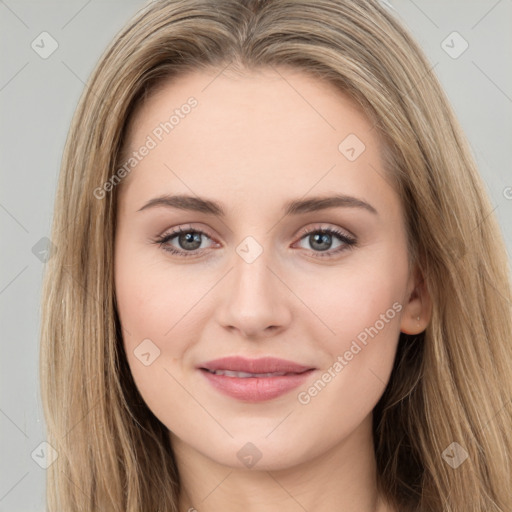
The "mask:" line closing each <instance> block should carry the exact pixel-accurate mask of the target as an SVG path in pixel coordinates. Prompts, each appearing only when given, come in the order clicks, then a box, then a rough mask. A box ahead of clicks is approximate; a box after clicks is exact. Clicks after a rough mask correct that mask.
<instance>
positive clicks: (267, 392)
mask: <svg viewBox="0 0 512 512" xmlns="http://www.w3.org/2000/svg"><path fill="white" fill-rule="evenodd" d="M197 368H198V370H200V371H201V373H202V374H203V375H204V376H205V377H206V379H207V380H208V382H209V383H210V384H211V385H212V386H213V387H214V388H215V389H217V390H218V391H220V392H221V393H223V394H225V395H228V396H231V397H232V398H236V399H238V400H243V401H247V402H260V401H263V400H270V399H272V398H276V397H278V396H280V395H282V394H284V393H287V392H289V391H291V390H292V389H294V388H296V387H297V386H299V385H300V384H302V383H303V382H304V381H305V379H307V378H308V376H309V375H310V374H311V373H312V372H313V371H314V368H312V367H310V366H304V365H301V364H298V363H295V362H293V361H287V360H285V359H277V358H274V357H263V358H260V359H246V358H243V357H239V356H232V357H224V358H221V359H215V360H213V361H208V362H206V363H201V364H200V365H198V367H197Z"/></svg>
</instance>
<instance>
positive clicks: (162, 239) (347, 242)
mask: <svg viewBox="0 0 512 512" xmlns="http://www.w3.org/2000/svg"><path fill="white" fill-rule="evenodd" d="M182 233H197V234H200V235H204V236H206V237H208V238H210V239H211V237H210V236H208V234H207V233H206V232H204V231H202V230H200V229H192V228H186V229H183V228H181V227H180V228H178V229H176V230H174V231H171V232H170V233H164V234H163V235H160V236H158V237H157V238H156V239H154V240H153V243H156V244H158V245H159V246H160V247H161V248H162V249H163V250H164V251H167V252H170V253H171V254H174V255H177V256H183V257H189V256H197V255H198V254H199V253H200V252H201V249H195V250H194V251H183V250H178V249H175V248H174V247H172V246H169V245H166V244H167V243H168V242H170V241H171V240H172V239H173V238H176V237H177V236H179V235H180V234H182ZM312 233H321V234H327V235H334V236H336V237H337V238H338V239H339V240H340V241H341V242H343V244H344V245H341V246H340V247H338V248H337V249H335V250H332V251H330V252H328V251H311V252H313V253H314V254H315V255H316V256H317V257H320V258H332V257H334V256H335V255H337V254H339V253H340V252H342V251H346V250H349V249H352V248H353V247H354V246H356V245H357V240H356V239H355V238H352V237H349V236H347V235H346V234H345V233H343V232H342V231H339V230H338V229H336V228H309V229H306V230H305V231H304V232H303V233H302V236H301V237H300V239H299V241H300V240H302V239H304V238H306V237H307V236H309V235H311V234H312Z"/></svg>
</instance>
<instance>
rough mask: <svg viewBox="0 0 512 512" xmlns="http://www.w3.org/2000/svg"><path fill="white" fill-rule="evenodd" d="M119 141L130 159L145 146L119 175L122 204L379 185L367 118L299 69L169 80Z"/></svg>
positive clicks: (377, 154) (377, 152) (366, 189)
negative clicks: (168, 195) (162, 197)
mask: <svg viewBox="0 0 512 512" xmlns="http://www.w3.org/2000/svg"><path fill="white" fill-rule="evenodd" d="M191 105H193V106H191ZM126 142H127V148H128V151H127V153H128V154H127V157H128V156H129V155H130V154H131V153H132V152H133V151H135V152H137V151H138V150H139V149H141V148H142V147H143V146H145V145H146V146H151V150H150V151H146V152H145V153H146V156H144V157H143V158H141V159H140V160H138V161H137V163H136V166H134V167H133V170H132V171H130V173H129V176H128V178H125V180H126V181H125V183H123V188H125V189H126V191H127V192H126V195H127V196H128V197H130V196H133V191H134V190H136V191H137V194H136V195H137V196H142V195H145V196H150V195H151V194H153V195H155V194H156V193H157V192H158V191H160V192H161V191H162V190H163V188H167V190H165V191H166V192H173V193H174V192H180V193H189V194H190V193H192V194H201V195H212V194H207V193H206V194H205V192H208V191H215V194H214V195H216V196H218V195H219V194H220V195H225V196H226V197H228V196H229V197H230V198H231V199H233V198H236V197H239V198H242V197H245V201H246V202H247V201H250V199H251V198H254V199H256V198H258V197H259V198H262V197H263V196H264V197H265V198H266V199H270V198H271V197H273V196H274V195H276V194H277V195H278V194H279V193H282V192H283V191H285V192H286V191H288V192H289V193H290V194H289V195H290V196H294V197H297V196H301V195H305V194H307V193H308V191H312V192H315V194H317V193H322V192H324V191H327V190H332V189H340V188H342V189H343V188H346V189H347V190H350V189H352V191H354V192H359V195H361V194H363V195H365V194H367V193H370V192H371V190H370V189H372V188H373V189H374V192H378V189H379V187H380V188H382V185H383V183H382V182H383V177H384V171H383V169H382V158H381V149H382V146H381V144H382V143H381V141H380V139H379V137H378V134H377V130H376V129H374V126H373V123H372V122H371V120H369V119H368V118H367V117H366V116H365V115H364V114H363V113H362V111H361V109H360V108H359V107H358V105H357V104H356V103H355V102H354V101H353V100H352V99H351V98H349V97H348V96H347V95H346V94H344V93H343V92H341V91H340V90H338V89H337V88H336V87H335V86H334V85H333V84H331V83H328V82H325V81H321V80H319V79H317V78H315V77H313V76H311V75H308V74H305V73H302V72H300V71H297V70H289V69H287V70H285V69H265V70H260V71H251V72H247V73H231V72H226V71H225V72H222V71H221V70H209V71H195V72H190V73H188V74H184V75H180V76H178V77H174V78H172V79H170V80H168V81H167V82H164V83H162V84H161V85H160V86H159V88H158V89H157V90H155V91H153V93H152V94H151V95H150V96H149V97H148V98H147V100H146V101H145V102H144V103H143V104H140V105H139V106H138V109H137V111H136V113H135V115H134V117H133V119H132V122H131V125H130V130H129V132H128V137H127V141H126ZM339 191H340V192H343V190H339ZM249 192H250V194H248V193H249Z"/></svg>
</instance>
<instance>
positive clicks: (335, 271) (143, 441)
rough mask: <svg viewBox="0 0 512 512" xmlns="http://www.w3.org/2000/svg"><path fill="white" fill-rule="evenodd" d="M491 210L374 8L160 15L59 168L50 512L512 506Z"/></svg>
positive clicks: (506, 360)
mask: <svg viewBox="0 0 512 512" xmlns="http://www.w3.org/2000/svg"><path fill="white" fill-rule="evenodd" d="M491 212H492V207H491V205H490V202H489V200H488V198H487V197H486V194H485V192H484V186H483V184H482V181H481V178H480V177H479V175H478V172H477V170H476V167H475V164H474V162H473V160H472V158H471V155H470V152H469V149H468V146H467V143H466V141H465V138H464V136H463V134H462V132H461V129H460V127H459V125H458V123H457V121H456V119H455V117H454V115H453V113H452V111H451V109H450V107H449V105H448V102H447V100H446V98H445V96H444V94H443V92H442V91H441V88H440V86H439V84H438V82H437V80H436V78H435V77H434V75H433V74H432V72H431V69H430V66H429V64H428V62H427V61H426V59H425V57H424V56H423V54H422V52H421V51H420V50H419V48H418V46H417V45H416V43H415V42H414V41H413V40H412V39H411V37H410V36H409V35H408V34H407V32H406V31H405V30H404V28H403V27H402V26H401V25H400V24H399V23H398V22H397V21H396V20H395V19H394V18H393V17H392V16H391V15H390V14H389V12H388V11H387V10H386V9H385V8H384V7H382V6H381V4H379V3H378V2H375V1H366V0H365V1H363V0H346V1H345V0H344V1H342V0H336V1H319V2H306V1H301V0H299V1H286V0H274V1H272V0H268V1H256V0H245V1H242V2H240V1H238V0H232V1H231V0H223V1H221V2H213V1H206V0H191V1H187V2H184V1H165V2H160V1H157V2H152V3H151V4H148V6H147V7H146V8H145V9H143V10H142V11H141V12H140V13H139V14H138V15H137V16H136V17H135V19H134V20H133V21H132V22H131V23H130V24H129V25H128V26H127V27H126V28H125V29H124V30H123V31H122V32H121V33H120V34H119V35H118V36H117V37H116V38H115V40H114V42H113V43H112V45H111V46H110V48H109V49H108V50H107V52H106V53H105V55H104V56H103V57H102V59H101V60H100V63H99V65H98V67H97V69H96V70H95V72H94V73H93V76H92V78H91V80H90V82H89V85H88V87H87V90H86V91H85V93H84V96H83V98H82V100H81V102H80V104H79V106H78V109H77V112H76V114H75V117H74V120H73V124H72V127H71V131H70V135H69V138H68V141H67V145H66V149H65V154H64V159H63V164H62V172H61V177H60V181H59V189H58V194H57V200H56V205H55V219H54V226H53V238H52V241H53V242H54V243H55V245H56V247H57V250H56V254H55V255H54V256H53V257H52V258H51V259H50V261H49V263H48V270H47V274H46V276H45V288H44V301H43V326H42V352H41V373H42V392H43V403H44V406H45V415H46V420H47V425H48V441H49V442H50V444H52V446H53V447H54V448H55V449H56V450H57V453H58V458H57V460H56V462H55V463H54V464H53V465H52V466H50V468H49V475H48V504H49V510H51V511H53V510H84V511H85V510H91V511H92V510H119V511H121V510H123V511H126V510H129V511H141V510H148V511H149V510H151V511H154V510H161V511H163V510H166V511H167V510H169V511H171V510H172V511H178V510H179V511H183V510H194V509H196V510H199V511H203V510H204V511H208V510H219V509H225V510H240V509H242V508H245V509H248V510H277V509H278V508H279V510H281V511H282V510H300V509H303V510H304V509H305V510H308V511H310V512H311V511H314V510H354V511H355V510H357V511H358V512H366V511H368V512H370V511H372V512H374V511H379V512H383V511H434V510H436V511H437V510H443V511H451V512H456V511H457V512H458V511H461V512H462V511H464V512H466V511H470V510H471V511H479V512H484V511H485V512H489V511H495V512H498V511H500V512H505V511H509V510H512V497H511V492H510V489H511V487H512V486H511V483H512V482H511V476H510V475H511V472H510V465H511V458H510V454H511V448H512V434H511V432H512V429H511V427H512V415H511V406H510V396H512V389H511V388H512V375H511V370H510V368H511V362H512V349H511V345H510V338H511V334H512V325H511V318H510V284H509V283H510V281H509V276H508V262H507V257H506V252H505V249H504V245H503V242H502V239H501V235H500V232H499V228H498V225H497V222H496V220H495V218H494V217H493V215H492V213H491ZM71 219H73V220H72V221H71Z"/></svg>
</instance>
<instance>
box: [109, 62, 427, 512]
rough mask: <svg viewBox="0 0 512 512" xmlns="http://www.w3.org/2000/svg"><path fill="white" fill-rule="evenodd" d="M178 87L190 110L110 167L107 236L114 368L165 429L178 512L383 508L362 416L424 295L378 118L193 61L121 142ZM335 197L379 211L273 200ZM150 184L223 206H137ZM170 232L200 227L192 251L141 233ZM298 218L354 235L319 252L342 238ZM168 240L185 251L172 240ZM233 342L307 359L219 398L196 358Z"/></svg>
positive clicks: (138, 132)
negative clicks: (112, 219) (245, 253)
mask: <svg viewBox="0 0 512 512" xmlns="http://www.w3.org/2000/svg"><path fill="white" fill-rule="evenodd" d="M190 96H194V97H195V98H196V99H197V101H198V105H197V107H196V108H195V109H193V110H192V111H191V112H190V114H188V115H187V116H185V117H184V118H183V119H180V122H179V124H178V125H177V126H175V128H174V129H173V131H171V132H170V133H169V134H166V135H165V137H163V139H162V141H161V142H159V143H158V145H157V147H155V148H154V149H152V150H151V151H150V152H149V154H148V155H147V156H145V157H144V158H143V159H142V160H141V161H140V162H139V163H138V164H137V166H136V167H135V168H134V169H133V171H132V172H131V173H130V174H129V176H128V177H126V178H125V179H124V181H123V183H122V185H121V189H120V190H119V192H120V195H119V200H118V211H117V215H118V225H117V231H116V240H115V247H116V249H115V287H116V295H117V304H118V311H119V315H120V320H121V324H122V326H123V329H124V345H125V348H126V353H127V357H128V363H129V365H130V369H131V371H132V374H133V377H134V380H135V383H136V385H137V387H138V389H139V391H140V393H141V395H142V397H143V398H144V400H145V402H146V403H147V405H148V407H149V408H150V409H151V411H152V412H153V413H154V414H155V415H156V416H157V417H158V418H159V420H160V421H161V422H162V423H163V424H164V425H166V426H167V427H168V428H169V435H170V438H171V442H172V446H173V449H174V451H175V454H176V460H177V464H178V469H179V472H180V476H181V480H182V494H181V497H180V510H183V511H186V510H189V508H191V507H194V508H195V509H197V510H198V511H200V512H203V511H205V512H208V511H215V510H227V511H229V510H233V511H235V510H245V511H247V512H250V511H261V510H265V511H277V510H279V511H280V512H287V511H297V510H303V508H304V509H306V510H308V511H309V512H315V511H319V510H322V511H331V510H332V511H334V510H343V511H345V512H348V511H354V512H355V511H357V512H370V511H371V512H374V511H379V512H383V511H390V510H393V509H392V508H391V507H390V506H389V505H387V504H386V503H385V502H384V500H383V499H382V497H381V496H379V493H378V492H377V487H376V465H375V457H374V451H373V441H372V434H371V421H372V410H373V408H374V406H375V404H376V403H377V402H378V400H379V398H380V397H381V395H382V393H383V391H384V389H385V386H386V384H387V382H388V379H389V376H390V373H391V369H392V365H393V361H394V357H395V352H396V347H397V342H398V337H399V333H400V331H403V332H407V333H409V334H414V333H419V332H421V331H423V330H424V329H425V327H426V325H427V323H428V321H429V317H430V302H429V298H428V295H427V293H426V291H425V289H424V288H423V286H422V285H421V280H420V277H421V276H420V273H419V272H418V271H417V269H412V268H410V267H409V264H408V258H407V245H406V243H407V242H406V231H405V224H404V213H403V210H402V205H401V202H400V198H399V197H398V195H397V193H396V192H395V190H394V189H393V187H392V186H391V184H390V182H389V179H388V177H387V176H386V173H385V171H384V169H383V166H382V162H381V142H380V141H379V139H378V136H377V133H376V130H374V129H373V126H372V123H371V122H370V121H369V120H368V119H367V118H366V117H365V116H364V115H363V114H362V112H361V111H360V110H359V109H358V108H357V107H356V105H355V103H353V102H352V101H351V100H350V99H349V98H348V97H347V96H345V95H344V94H342V93H341V92H340V91H338V90H337V89H335V88H334V87H333V86H332V85H330V84H327V83H323V82H321V81H319V80H318V79H316V78H313V77H310V76H308V75H307V74H305V73H303V72H301V71H296V70H289V69H280V70H279V72H277V70H270V69H265V70H259V71H246V72H244V73H232V72H229V71H224V72H223V73H221V74H219V70H215V71H211V72H209V71H197V72H193V73H189V74H187V75H181V76H179V77H178V78H177V79H175V80H173V81H169V82H167V83H165V84H164V86H163V87H161V88H160V89H159V90H158V91H157V92H155V93H154V94H152V95H150V96H149V98H148V99H147V100H146V102H145V103H143V104H141V105H140V107H139V109H138V110H137V112H136V114H135V118H134V121H133V123H132V124H131V129H130V131H129V134H128V144H129V148H130V150H131V151H133V150H137V148H139V147H140V146H141V145H142V144H144V141H145V140H146V138H147V136H148V135H149V134H151V133H152V131H153V130H154V129H155V127H156V126H158V125H159V123H161V122H162V121H164V120H166V119H168V117H169V113H170V112H172V111H173V110H174V109H175V108H179V107H180V106H181V105H183V104H184V103H185V102H186V101H187V98H189V97H190ZM349 134H356V136H357V137H358V138H359V139H360V140H361V141H363V143H364V144H365V146H366V149H365V150H364V151H363V152H362V153H361V154H360V156H359V157H358V158H357V159H355V160H354V161H349V160H348V159H347V158H346V156H345V155H344V154H342V152H340V150H339V149H338V146H339V144H340V142H341V141H343V140H344V139H345V137H347V135H349ZM334 193H337V194H345V195H349V196H353V197H356V198H359V199H362V200H364V201H365V202H367V203H369V204H371V205H372V206H373V207H374V208H375V210H376V211H377V214H375V213H372V212H370V211H368V210H366V209H364V208H357V207H347V206H344V207H331V208H329V209H325V210H321V211H316V212H306V213H301V214H299V215H286V216H284V215H283V213H282V209H283V205H284V204H285V203H286V202H287V201H290V200H293V199H306V198H310V197H313V196H315V197H316V196H330V195H332V194H334ZM162 194H186V195H191V196H200V197H204V198H208V199H211V200H214V201H217V202H219V203H221V204H222V206H223V208H224V209H225V211H226V215H225V216H224V217H222V218H221V217H218V216H215V215H212V214H209V213H204V212H194V211H187V210H184V209H178V208H171V207H165V206H159V207H154V208H146V209H144V210H141V211H139V210H140V209H141V208H142V207H143V205H144V204H146V203H147V202H148V201H149V200H151V199H152V198H154V197H157V196H160V195H162ZM180 226H181V227H182V228H183V229H185V230H186V229H191V228H192V229H199V230H203V231H206V233H207V236H203V237H202V238H201V240H202V243H201V246H200V248H199V249H196V250H195V251H194V250H192V252H195V255H194V256H189V257H184V256H178V255H173V254H170V253H169V252H166V250H165V246H162V245H159V244H158V243H155V242H154V241H155V239H156V238H157V237H158V236H160V235H162V234H166V233H169V232H170V231H172V229H174V228H178V227H180ZM306 228H308V229H309V228H315V229H318V228H337V229H339V230H340V231H341V232H342V233H344V234H346V235H353V236H354V237H356V239H357V244H356V245H355V246H351V247H348V246H345V248H344V250H343V251H341V252H339V253H337V254H335V253H334V251H335V250H336V249H337V248H338V247H340V246H344V244H343V242H341V241H340V240H339V239H338V238H337V237H336V236H335V235H333V237H332V241H331V245H330V246H329V244H327V246H328V247H330V248H328V249H327V251H321V250H319V249H318V245H315V243H314V240H312V239H311V237H310V236H309V235H307V234H305V233H304V230H305V229H306ZM247 236H252V237H253V238H254V239H255V240H256V241H257V243H258V244H259V245H260V246H261V248H262V249H263V252H262V253H261V254H260V255H259V257H257V258H256V259H255V260H254V261H253V262H252V263H247V262H246V261H245V260H244V259H243V258H242V257H241V256H240V255H239V254H238V253H237V251H236V248H237V246H238V245H239V244H240V243H241V242H242V241H243V240H244V239H245V238H246V237H247ZM167 246H172V247H174V248H175V249H177V250H180V249H181V251H183V252H186V251H187V247H188V250H189V251H191V249H190V246H186V245H185V246H183V244H182V245H180V242H179V238H178V237H175V238H174V239H173V240H172V241H168V242H167ZM325 252H330V253H332V254H333V257H331V258H328V257H322V254H324V253H325ZM319 254H320V256H319ZM393 304H395V305H396V304H399V305H400V311H399V312H397V313H396V315H394V318H392V319H389V318H388V317H386V318H387V319H388V321H387V322H385V323H384V327H383V328H381V329H379V330H378V334H377V335H375V336H374V337H373V338H369V339H368V343H367V345H365V346H362V350H361V351H360V352H358V353H357V355H355V356H354V357H353V358H352V359H351V360H350V361H348V362H347V365H346V366H344V367H343V370H342V371H341V372H339V373H338V374H337V375H336V377H335V378H333V379H332V380H331V382H329V383H328V384H327V385H326V386H325V387H324V388H323V389H322V390H321V391H320V392H319V393H318V394H317V395H316V396H314V397H312V398H311V400H310V401H309V403H307V404H303V403H300V402H299V400H298V398H297V395H298V393H299V392H300V391H304V390H307V389H308V388H309V387H310V386H311V384H312V383H313V382H315V381H316V380H318V379H319V378H321V376H322V374H324V373H325V372H326V371H328V369H329V368H330V367H332V365H333V363H334V362H335V361H336V360H337V357H338V356H340V355H342V356H343V354H344V353H345V352H346V351H347V350H348V349H350V347H351V343H352V342H353V340H355V339H356V337H357V336H358V334H360V333H361V332H363V331H364V329H365V328H368V327H370V326H374V325H376V321H377V320H379V318H382V317H381V315H382V314H386V311H388V310H389V309H390V308H392V305H393ZM418 317H420V320H419V321H418V319H417V318H418ZM379 325H380V324H379ZM145 339H150V340H151V342H152V343H153V344H154V345H155V346H157V347H158V349H159V350H160V354H159V356H158V357H157V358H156V359H155V360H154V361H153V362H152V363H151V364H149V365H148V366H146V365H144V364H142V363H141V361H140V360H139V359H138V358H137V357H136V356H135V354H134V350H136V349H137V347H138V345H139V344H140V343H141V342H142V340H145ZM360 345H361V344H360ZM151 346H153V345H151ZM152 350H153V349H152ZM234 354H236V355H244V356H246V357H249V358H257V357H263V356H275V357H281V358H284V359H289V360H292V361H295V362H298V363H300V364H305V365H308V366H313V367H315V368H316V370H315V372H314V373H313V374H312V375H311V376H310V378H309V380H308V382H307V385H305V386H301V387H300V388H298V389H296V390H292V391H291V392H289V393H286V394H285V395H282V396H280V397H278V398H275V399H272V400H269V401H265V402H259V403H249V402H245V401H240V400H236V399H234V398H230V397H227V396H225V395H222V394H220V393H219V392H218V391H217V390H215V389H214V388H213V387H212V386H211V385H210V384H209V383H208V382H207V381H206V379H205V378H204V376H203V375H202V374H200V372H199V371H198V370H197V369H196V368H195V367H196V365H197V364H199V363H201V362H205V361H208V360H212V359H215V358H218V357H223V356H227V355H234ZM248 442H251V443H252V444H253V445H255V446H256V447H257V449H258V450H259V452H260V454H261V458H260V459H259V460H258V462H257V463H256V464H255V465H254V466H253V467H251V468H249V467H247V466H246V465H245V464H244V463H243V461H241V460H240V459H239V458H238V457H237V453H238V452H239V450H240V449H241V448H242V447H243V446H244V445H246V443H248ZM155 492H158V490H157V489H155ZM302 507H303V508H302Z"/></svg>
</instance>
